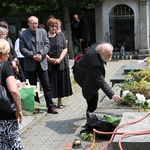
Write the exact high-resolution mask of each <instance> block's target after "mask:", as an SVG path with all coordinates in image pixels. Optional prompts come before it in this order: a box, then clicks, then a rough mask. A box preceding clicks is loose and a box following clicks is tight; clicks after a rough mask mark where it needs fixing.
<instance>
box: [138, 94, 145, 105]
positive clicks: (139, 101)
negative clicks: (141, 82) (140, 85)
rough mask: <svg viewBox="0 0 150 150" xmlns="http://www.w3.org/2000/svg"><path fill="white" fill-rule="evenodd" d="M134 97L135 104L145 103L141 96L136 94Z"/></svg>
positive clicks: (143, 97)
mask: <svg viewBox="0 0 150 150" xmlns="http://www.w3.org/2000/svg"><path fill="white" fill-rule="evenodd" d="M136 97H137V100H135V103H136V104H144V103H145V101H146V99H145V96H144V95H143V94H140V93H137V94H136Z"/></svg>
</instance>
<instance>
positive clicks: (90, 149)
mask: <svg viewBox="0 0 150 150" xmlns="http://www.w3.org/2000/svg"><path fill="white" fill-rule="evenodd" d="M148 115H150V111H149V112H148V113H147V114H145V115H144V116H143V117H141V118H140V119H137V120H135V121H131V122H127V123H123V124H121V125H119V126H118V127H116V128H115V130H114V132H101V131H97V130H96V129H93V142H92V145H91V146H90V148H89V149H88V150H92V148H93V146H94V143H95V137H96V133H98V134H112V136H111V138H110V140H109V142H108V143H107V145H106V146H104V147H103V148H102V149H101V150H106V149H107V147H108V146H109V145H110V144H111V143H112V141H113V139H114V136H115V134H123V135H122V136H121V137H120V138H119V141H118V143H119V148H120V150H123V149H122V146H121V140H122V138H123V137H124V136H126V135H134V133H135V135H141V134H150V130H145V131H139V132H138V131H137V132H117V130H118V129H119V128H121V127H123V126H125V125H131V124H134V123H137V122H140V121H141V120H143V119H145V118H146V117H147V116H148Z"/></svg>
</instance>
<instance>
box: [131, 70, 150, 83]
mask: <svg viewBox="0 0 150 150" xmlns="http://www.w3.org/2000/svg"><path fill="white" fill-rule="evenodd" d="M133 77H134V78H135V80H136V81H141V80H142V79H144V80H146V81H150V70H149V69H143V70H140V71H138V72H134V73H133Z"/></svg>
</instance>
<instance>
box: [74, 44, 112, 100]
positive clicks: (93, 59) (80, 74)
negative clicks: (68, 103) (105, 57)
mask: <svg viewBox="0 0 150 150" xmlns="http://www.w3.org/2000/svg"><path fill="white" fill-rule="evenodd" d="M97 45H98V44H94V45H93V46H92V47H91V48H90V49H89V50H87V52H86V53H85V55H84V56H83V57H82V58H81V60H80V61H79V62H78V63H77V64H75V65H74V67H73V74H74V79H75V81H76V82H77V83H78V84H79V85H80V86H81V87H82V93H83V96H84V98H85V99H87V100H89V99H91V98H92V97H93V96H94V95H95V94H96V93H97V92H98V90H99V89H100V88H101V89H102V90H103V92H104V93H105V94H106V95H107V96H108V97H109V98H110V99H111V98H112V96H113V95H114V92H113V91H112V90H111V88H110V87H109V85H108V84H107V83H106V82H105V79H104V78H105V68H104V62H103V61H102V59H101V57H100V55H99V54H97V53H96V51H95V48H96V46H97Z"/></svg>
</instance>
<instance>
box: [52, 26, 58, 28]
mask: <svg viewBox="0 0 150 150" xmlns="http://www.w3.org/2000/svg"><path fill="white" fill-rule="evenodd" d="M50 27H52V28H54V27H55V28H58V26H50Z"/></svg>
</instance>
